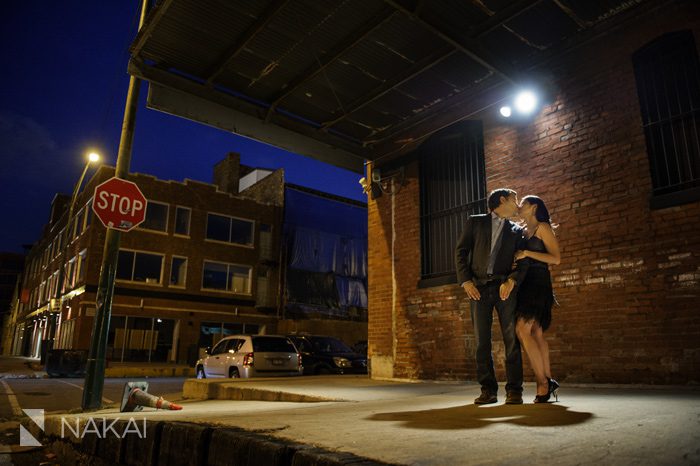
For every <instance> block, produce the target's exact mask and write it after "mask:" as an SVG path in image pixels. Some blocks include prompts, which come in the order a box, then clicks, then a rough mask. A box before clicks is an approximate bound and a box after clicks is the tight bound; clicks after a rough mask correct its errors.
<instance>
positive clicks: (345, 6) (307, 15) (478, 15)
mask: <svg viewBox="0 0 700 466" xmlns="http://www.w3.org/2000/svg"><path fill="white" fill-rule="evenodd" d="M667 3H670V2H666V1H661V0H597V1H591V0H527V1H523V0H471V1H469V0H431V1H421V0H384V1H382V0H256V1H250V0H162V1H160V2H158V3H157V5H156V6H155V7H154V8H153V9H152V11H151V12H150V13H149V16H148V18H147V20H146V24H145V25H144V27H143V28H142V29H141V31H140V32H139V34H138V36H137V37H136V39H135V41H134V43H133V44H132V46H131V56H132V59H131V62H130V64H129V72H130V73H131V74H133V75H136V76H138V77H140V78H142V79H145V80H147V81H149V82H150V83H151V86H150V92H149V106H151V107H152V108H156V109H159V110H162V111H166V112H169V113H173V114H176V115H179V116H183V117H186V118H190V119H193V120H195V121H199V122H203V123H206V124H210V125H213V126H216V127H219V128H222V129H225V130H227V131H232V132H235V133H237V134H241V135H243V136H247V137H251V138H254V139H258V140H260V141H263V142H267V143H270V144H273V145H276V146H279V147H283V148H286V149H289V150H292V151H294V152H297V153H301V154H304V155H308V156H311V157H314V158H317V159H320V160H323V161H325V162H329V163H332V164H334V165H338V166H341V167H344V168H348V169H351V170H355V171H358V172H361V171H362V170H363V167H362V164H363V162H364V160H370V161H379V160H381V161H384V160H389V159H391V158H393V157H396V156H398V155H400V154H402V153H404V152H406V151H408V150H410V149H412V148H414V147H415V146H416V144H418V143H419V142H420V141H422V140H424V139H425V138H426V137H427V136H429V135H431V134H433V133H434V132H435V131H438V130H440V129H442V128H444V127H446V126H448V125H450V124H452V123H454V122H457V121H460V120H463V119H465V118H469V117H470V116H473V115H475V114H476V113H478V112H479V111H481V110H483V109H484V108H488V107H489V106H492V105H494V104H495V103H496V102H497V101H498V100H500V99H502V98H504V97H506V95H507V94H508V93H509V92H510V91H512V90H513V87H514V86H516V85H518V84H519V83H521V82H524V81H526V80H528V79H530V78H531V75H532V73H535V72H537V71H538V67H539V68H542V67H543V64H544V63H547V62H548V61H550V60H552V59H553V58H555V57H557V56H561V55H562V54H564V53H567V52H570V51H571V50H573V49H574V48H575V47H576V46H577V45H580V44H582V43H585V42H586V41H587V40H589V39H590V38H591V37H594V36H598V35H600V34H601V33H604V32H605V31H607V30H609V29H610V28H612V27H615V26H617V25H619V24H621V23H622V22H624V21H625V20H626V19H628V18H631V17H634V16H636V15H638V14H641V13H645V12H649V11H652V10H655V9H658V8H660V7H662V6H663V5H665V4H667Z"/></svg>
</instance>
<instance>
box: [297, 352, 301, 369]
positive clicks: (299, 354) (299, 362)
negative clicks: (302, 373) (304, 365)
mask: <svg viewBox="0 0 700 466" xmlns="http://www.w3.org/2000/svg"><path fill="white" fill-rule="evenodd" d="M297 365H298V366H299V368H301V353H297Z"/></svg>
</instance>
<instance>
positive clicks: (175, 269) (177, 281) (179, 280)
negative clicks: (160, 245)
mask: <svg viewBox="0 0 700 466" xmlns="http://www.w3.org/2000/svg"><path fill="white" fill-rule="evenodd" d="M186 278H187V258H186V257H176V256H173V260H172V263H171V264H170V286H175V287H182V288H184V287H185V279H186Z"/></svg>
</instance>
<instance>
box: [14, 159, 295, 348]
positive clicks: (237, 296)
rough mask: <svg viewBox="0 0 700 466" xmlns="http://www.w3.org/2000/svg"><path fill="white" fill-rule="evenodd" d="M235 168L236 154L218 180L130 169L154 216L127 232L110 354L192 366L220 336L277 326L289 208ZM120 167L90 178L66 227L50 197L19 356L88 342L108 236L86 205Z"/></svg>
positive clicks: (30, 270) (29, 271) (28, 283)
mask: <svg viewBox="0 0 700 466" xmlns="http://www.w3.org/2000/svg"><path fill="white" fill-rule="evenodd" d="M239 168H240V166H239V157H238V154H230V155H229V156H228V157H227V158H226V159H224V160H223V161H222V162H220V163H219V164H218V165H217V166H216V167H215V169H214V181H215V183H216V184H206V183H200V182H197V181H192V180H185V182H183V183H180V182H174V181H164V180H159V179H156V178H154V177H152V176H149V175H143V174H138V173H136V174H131V175H130V176H129V179H130V180H131V181H134V182H135V183H136V184H137V185H138V186H139V188H140V189H141V191H142V192H143V193H144V195H145V196H146V198H147V199H148V210H147V214H146V221H145V222H144V223H143V224H141V225H140V226H139V227H138V228H136V229H135V230H132V231H131V232H129V233H126V234H122V237H121V243H120V253H119V262H118V264H117V276H116V282H115V290H114V300H113V305H112V318H111V322H110V332H109V344H108V348H107V358H108V359H110V360H113V361H120V360H127V361H128V360H132V361H172V362H186V361H190V362H191V361H192V359H193V358H195V359H196V356H197V355H198V353H199V351H200V348H203V347H206V346H209V345H211V344H213V343H215V342H216V341H217V339H218V338H220V337H221V335H224V334H230V333H238V332H251V333H258V332H261V333H265V332H268V333H270V332H274V331H275V330H276V323H277V319H278V309H279V293H278V288H279V277H280V272H279V270H280V268H279V262H278V260H279V243H280V231H281V225H280V222H281V208H282V207H281V204H280V203H275V202H270V201H268V202H263V201H256V200H253V199H250V198H248V197H246V195H245V194H239V193H238V180H239ZM113 174H114V168H113V167H108V166H102V167H100V169H99V170H98V171H97V172H96V173H95V175H94V176H93V177H92V178H91V179H90V181H89V182H88V183H87V185H86V186H85V189H84V190H83V191H82V193H81V194H80V195H79V196H78V198H77V201H76V208H75V212H76V213H75V214H74V216H73V219H72V221H71V224H70V232H69V234H66V235H63V232H65V225H66V215H67V213H66V211H67V209H66V199H65V198H64V197H63V196H57V197H56V198H55V199H54V203H53V208H52V216H51V221H50V223H49V224H48V225H47V226H46V228H45V231H44V234H43V236H42V238H41V239H40V240H39V241H38V242H37V243H36V244H35V245H34V247H33V248H32V249H31V251H30V252H29V255H28V259H27V263H26V264H27V267H26V271H25V276H24V281H23V283H24V290H25V291H24V294H25V297H24V299H23V303H22V304H21V309H20V316H22V318H23V320H24V322H23V323H22V324H21V325H20V326H18V327H17V329H16V330H15V337H16V338H23V339H24V345H23V347H22V353H23V354H28V355H33V356H38V355H39V354H40V353H41V347H42V345H43V346H44V348H46V347H47V343H46V342H47V340H48V341H51V344H52V346H53V348H56V349H87V348H88V347H89V344H90V337H91V334H92V329H93V316H94V315H95V296H96V291H97V283H98V280H99V276H100V266H101V261H102V253H103V245H104V239H105V234H106V229H105V228H104V226H103V225H102V224H101V223H100V221H99V219H97V218H96V217H94V214H93V213H92V212H91V205H90V202H91V196H92V193H93V192H94V189H95V187H96V186H97V185H98V184H100V183H102V182H103V181H105V180H107V179H108V178H110V177H112V176H113ZM258 189H259V188H258ZM234 193H235V194H234ZM280 196H281V192H280ZM62 237H65V238H70V240H69V242H68V245H65V244H63V241H62ZM64 248H65V254H64ZM64 257H65V263H66V268H65V286H64V287H63V290H62V292H61V293H58V292H57V287H58V282H59V280H58V277H59V274H60V264H61V260H62V259H63V258H64Z"/></svg>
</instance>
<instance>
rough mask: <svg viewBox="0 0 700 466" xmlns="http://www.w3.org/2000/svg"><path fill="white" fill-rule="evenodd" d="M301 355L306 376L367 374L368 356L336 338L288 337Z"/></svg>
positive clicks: (314, 336)
mask: <svg viewBox="0 0 700 466" xmlns="http://www.w3.org/2000/svg"><path fill="white" fill-rule="evenodd" d="M287 336H288V337H289V339H290V340H292V342H294V345H295V346H296V347H297V348H298V349H299V352H300V353H301V359H302V361H303V365H304V374H305V375H309V374H312V375H318V374H366V373H367V356H365V355H362V354H358V353H356V352H354V351H353V350H352V349H351V348H350V347H349V346H348V345H346V344H345V343H343V341H342V340H339V339H338V338H335V337H327V336H321V335H287Z"/></svg>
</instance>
